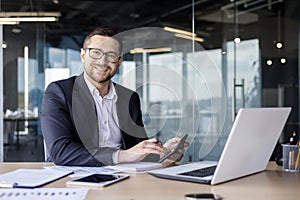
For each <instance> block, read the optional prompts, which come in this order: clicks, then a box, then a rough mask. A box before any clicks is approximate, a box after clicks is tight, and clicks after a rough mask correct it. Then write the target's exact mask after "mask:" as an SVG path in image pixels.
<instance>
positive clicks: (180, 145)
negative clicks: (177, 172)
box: [158, 134, 188, 163]
mask: <svg viewBox="0 0 300 200" xmlns="http://www.w3.org/2000/svg"><path fill="white" fill-rule="evenodd" d="M187 137H188V134H185V135H184V136H183V137H182V138H181V139H180V141H179V143H178V144H177V145H176V147H175V148H174V149H173V150H172V151H170V152H169V153H166V154H165V155H163V156H162V157H161V158H160V159H159V161H158V162H160V163H161V162H163V161H164V160H166V159H168V158H170V157H171V156H172V155H174V154H175V153H178V152H179V149H183V148H184V143H185V141H186V139H187Z"/></svg>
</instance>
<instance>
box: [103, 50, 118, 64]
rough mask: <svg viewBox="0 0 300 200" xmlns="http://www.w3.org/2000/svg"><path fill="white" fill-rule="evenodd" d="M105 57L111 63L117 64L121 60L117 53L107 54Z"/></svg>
mask: <svg viewBox="0 0 300 200" xmlns="http://www.w3.org/2000/svg"><path fill="white" fill-rule="evenodd" d="M105 57H106V59H107V60H108V61H109V62H117V61H118V58H119V56H118V55H117V54H116V53H112V52H109V53H106V54H105Z"/></svg>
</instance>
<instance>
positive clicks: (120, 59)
mask: <svg viewBox="0 0 300 200" xmlns="http://www.w3.org/2000/svg"><path fill="white" fill-rule="evenodd" d="M122 62H123V57H122V56H121V57H120V58H119V60H118V68H119V67H120V66H121V64H122Z"/></svg>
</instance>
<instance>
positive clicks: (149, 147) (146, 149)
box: [118, 138, 168, 163]
mask: <svg viewBox="0 0 300 200" xmlns="http://www.w3.org/2000/svg"><path fill="white" fill-rule="evenodd" d="M167 151H168V149H167V148H165V147H164V146H163V145H162V143H161V142H160V141H159V140H158V139H157V138H152V139H149V140H144V141H142V142H140V143H138V144H137V145H135V146H133V147H132V148H130V149H127V150H120V152H119V157H118V162H119V163H124V162H138V161H141V160H143V159H144V158H145V157H146V156H147V155H149V154H159V155H161V156H162V155H164V154H165V153H167Z"/></svg>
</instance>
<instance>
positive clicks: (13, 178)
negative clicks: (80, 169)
mask: <svg viewBox="0 0 300 200" xmlns="http://www.w3.org/2000/svg"><path fill="white" fill-rule="evenodd" d="M72 173H73V171H57V170H53V169H17V170H14V171H11V172H7V173H4V174H1V175H0V187H1V188H36V187H41V186H43V185H46V184H48V183H50V182H52V181H55V180H57V179H60V178H62V177H65V176H68V175H69V174H72Z"/></svg>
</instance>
